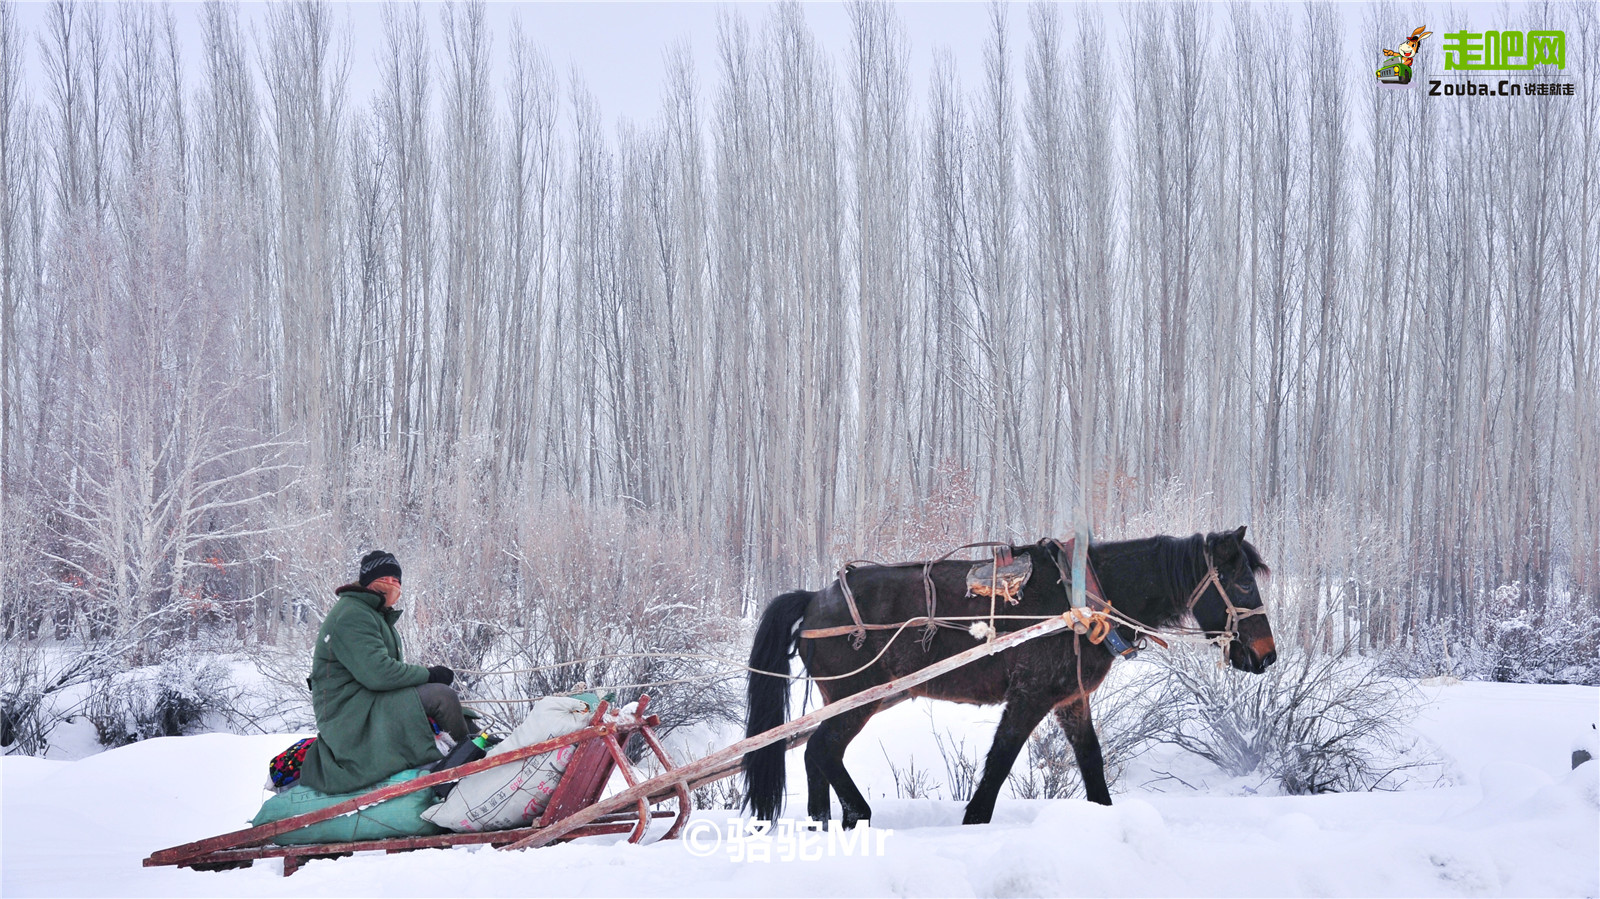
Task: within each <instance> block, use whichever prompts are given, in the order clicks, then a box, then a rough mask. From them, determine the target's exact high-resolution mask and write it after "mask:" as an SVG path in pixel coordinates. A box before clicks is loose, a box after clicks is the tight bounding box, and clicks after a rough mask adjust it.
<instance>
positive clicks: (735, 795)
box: [693, 751, 744, 811]
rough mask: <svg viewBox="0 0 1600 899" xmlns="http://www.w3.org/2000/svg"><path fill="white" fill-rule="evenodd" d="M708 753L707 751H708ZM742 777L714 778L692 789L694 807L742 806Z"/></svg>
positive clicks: (734, 807) (730, 808)
mask: <svg viewBox="0 0 1600 899" xmlns="http://www.w3.org/2000/svg"><path fill="white" fill-rule="evenodd" d="M708 754H709V751H708ZM743 785H744V779H743V778H739V777H724V778H723V779H721V780H714V781H711V782H710V783H708V784H705V785H704V786H700V787H696V788H695V790H694V794H693V795H694V807H695V808H697V809H711V810H715V809H725V810H729V811H734V810H738V809H740V808H743V807H744V786H743Z"/></svg>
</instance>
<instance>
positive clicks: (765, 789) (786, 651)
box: [744, 590, 815, 821]
mask: <svg viewBox="0 0 1600 899" xmlns="http://www.w3.org/2000/svg"><path fill="white" fill-rule="evenodd" d="M814 595H815V594H813V593H811V592H809V591H806V590H796V591H794V592H793V593H785V594H783V595H782V596H779V597H778V598H777V599H774V600H773V601H772V602H770V603H767V610H766V611H765V612H763V613H762V614H761V626H760V627H758V628H756V639H755V644H754V645H753V646H751V647H750V667H751V668H752V669H754V670H753V671H751V672H750V685H749V687H748V691H747V693H746V696H747V698H748V699H749V703H750V711H749V716H748V717H747V718H746V719H745V727H744V735H745V736H746V737H753V736H755V735H756V734H759V733H764V732H766V731H769V730H771V729H773V728H774V727H777V726H778V725H780V724H783V723H784V722H785V721H788V720H789V657H790V656H793V655H794V653H795V648H796V645H797V644H798V643H799V638H798V637H797V636H796V635H795V630H794V626H795V625H796V624H798V623H799V621H800V618H801V616H803V615H805V612H806V605H807V604H809V603H810V602H811V597H812V596H814ZM758 671H770V672H772V674H757V673H756V672H758ZM779 675H781V676H779ZM788 745H789V741H788V740H777V741H774V742H773V743H772V744H770V745H767V746H763V747H761V748H760V749H756V750H752V751H750V752H747V753H745V754H744V787H745V796H746V797H747V799H746V801H747V802H748V803H749V804H750V808H751V810H752V811H753V812H755V816H756V817H757V818H760V819H762V820H765V821H771V820H773V819H774V818H776V817H777V816H778V813H779V812H781V811H783V787H784V779H785V772H784V759H783V756H784V752H785V750H787V749H788Z"/></svg>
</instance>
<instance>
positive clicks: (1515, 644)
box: [1482, 584, 1600, 685]
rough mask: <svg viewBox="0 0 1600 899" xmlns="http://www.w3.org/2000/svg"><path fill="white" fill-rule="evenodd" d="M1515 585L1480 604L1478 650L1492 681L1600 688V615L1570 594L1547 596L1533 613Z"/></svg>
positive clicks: (1530, 603) (1554, 592)
mask: <svg viewBox="0 0 1600 899" xmlns="http://www.w3.org/2000/svg"><path fill="white" fill-rule="evenodd" d="M1526 593H1527V591H1525V590H1523V589H1522V586H1521V585H1520V584H1511V585H1509V586H1504V587H1501V588H1500V589H1498V590H1496V591H1495V592H1494V594H1493V595H1492V596H1491V597H1490V599H1489V601H1488V602H1487V603H1485V609H1484V628H1483V636H1482V647H1483V655H1484V657H1485V658H1484V662H1485V663H1486V667H1487V670H1486V671H1485V672H1483V674H1484V675H1487V676H1488V677H1490V678H1493V679H1494V680H1497V681H1510V682H1514V683H1531V684H1590V685H1595V684H1600V614H1597V613H1596V610H1595V608H1594V605H1593V603H1590V602H1584V601H1583V600H1582V599H1581V598H1579V597H1575V596H1574V595H1573V594H1572V593H1571V592H1569V591H1556V590H1552V591H1550V592H1549V594H1548V595H1547V596H1546V597H1545V601H1544V603H1542V604H1541V605H1540V606H1539V607H1535V606H1534V604H1533V603H1532V602H1531V601H1530V600H1531V599H1532V598H1531V597H1529V596H1527V595H1526Z"/></svg>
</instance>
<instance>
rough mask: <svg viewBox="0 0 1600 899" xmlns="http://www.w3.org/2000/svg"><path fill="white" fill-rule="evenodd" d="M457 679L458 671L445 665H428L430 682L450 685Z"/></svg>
mask: <svg viewBox="0 0 1600 899" xmlns="http://www.w3.org/2000/svg"><path fill="white" fill-rule="evenodd" d="M455 679H456V673H455V672H454V671H451V670H450V669H449V668H446V667H445V666H443V665H429V666H428V683H430V684H444V685H446V686H448V685H450V684H451V683H453V682H454V681H455Z"/></svg>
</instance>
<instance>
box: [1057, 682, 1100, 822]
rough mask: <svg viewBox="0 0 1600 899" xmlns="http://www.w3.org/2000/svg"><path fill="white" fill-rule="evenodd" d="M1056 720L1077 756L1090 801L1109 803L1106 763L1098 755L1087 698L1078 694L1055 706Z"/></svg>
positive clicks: (1079, 771)
mask: <svg viewBox="0 0 1600 899" xmlns="http://www.w3.org/2000/svg"><path fill="white" fill-rule="evenodd" d="M1056 721H1058V722H1060V724H1061V729H1062V730H1064V731H1066V732H1067V741H1068V742H1069V743H1071V744H1072V754H1073V755H1074V756H1076V757H1077V759H1078V773H1079V774H1080V775H1082V777H1083V791H1084V793H1085V794H1086V795H1087V796H1088V799H1089V801H1090V802H1098V803H1099V804H1101V805H1110V804H1111V791H1110V790H1109V789H1108V788H1107V787H1106V763H1105V759H1104V758H1102V757H1101V755H1100V737H1099V736H1098V735H1097V734H1096V733H1095V732H1094V720H1093V719H1092V718H1090V717H1089V697H1088V696H1080V697H1079V698H1077V699H1075V700H1073V701H1072V702H1070V703H1067V704H1066V705H1063V706H1061V707H1060V708H1058V709H1056Z"/></svg>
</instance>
